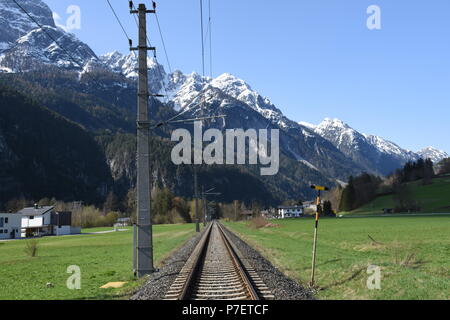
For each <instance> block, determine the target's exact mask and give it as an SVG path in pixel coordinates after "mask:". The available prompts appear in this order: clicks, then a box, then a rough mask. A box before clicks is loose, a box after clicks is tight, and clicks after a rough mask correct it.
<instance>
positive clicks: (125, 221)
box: [114, 218, 131, 227]
mask: <svg viewBox="0 0 450 320" xmlns="http://www.w3.org/2000/svg"><path fill="white" fill-rule="evenodd" d="M114 226H115V227H128V226H131V218H119V219H117V222H116V223H115V224H114Z"/></svg>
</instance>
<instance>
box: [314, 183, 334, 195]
mask: <svg viewBox="0 0 450 320" xmlns="http://www.w3.org/2000/svg"><path fill="white" fill-rule="evenodd" d="M311 189H314V190H317V191H328V190H330V189H328V188H327V187H322V186H315V185H312V186H311ZM319 196H320V195H319Z"/></svg>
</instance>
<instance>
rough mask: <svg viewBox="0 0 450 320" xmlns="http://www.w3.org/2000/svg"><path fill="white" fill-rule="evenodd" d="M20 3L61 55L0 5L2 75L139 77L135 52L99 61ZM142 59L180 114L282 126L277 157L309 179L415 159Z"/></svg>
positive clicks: (232, 85) (244, 90) (334, 124)
mask: <svg viewBox="0 0 450 320" xmlns="http://www.w3.org/2000/svg"><path fill="white" fill-rule="evenodd" d="M22 2H23V3H21V4H23V6H24V8H25V9H26V10H27V11H28V12H30V14H31V15H32V16H33V17H34V18H36V19H37V20H38V21H39V23H41V24H42V25H44V30H45V31H46V32H47V33H49V34H51V35H52V37H53V38H55V39H57V40H58V42H59V43H61V44H62V46H63V47H64V49H65V50H63V49H62V48H60V47H59V46H58V45H57V44H56V43H55V42H53V40H51V39H50V38H49V37H48V36H47V34H46V33H45V32H44V30H42V29H40V28H36V26H35V25H34V24H33V23H32V22H31V21H30V20H29V18H28V17H27V16H26V15H25V14H24V13H23V12H22V11H20V10H19V9H18V8H17V7H16V6H15V4H14V2H12V1H10V0H0V13H1V17H0V26H2V34H1V35H0V71H3V72H13V73H16V72H27V71H32V70H35V69H40V68H42V67H46V66H54V67H56V68H57V69H61V70H64V71H72V72H75V73H78V74H84V73H92V72H94V71H98V70H102V71H106V77H111V76H109V75H108V74H107V72H110V73H111V74H112V73H115V74H117V75H118V77H117V75H116V76H115V80H114V81H115V82H117V81H123V82H125V81H126V82H127V84H129V83H130V80H135V79H137V77H138V72H137V59H136V56H135V54H134V53H129V54H127V55H124V54H121V53H119V52H117V51H114V52H111V53H107V54H104V55H100V56H97V55H96V54H95V53H94V52H93V51H92V50H91V49H90V47H89V46H88V45H87V44H85V43H83V42H82V41H80V40H79V39H77V38H76V36H75V35H73V34H71V33H68V32H66V31H64V30H63V29H61V28H57V27H56V26H55V23H54V20H53V17H52V12H51V10H50V8H49V7H48V6H47V5H46V4H45V3H44V2H43V1H41V0H23V1H22ZM3 26H4V28H3ZM66 51H68V52H70V55H71V57H69V56H68V54H67V52H66ZM72 58H73V59H75V60H76V62H77V63H74V62H73V61H72ZM147 62H148V72H149V85H150V91H151V92H152V93H158V94H163V95H166V96H167V97H166V98H165V99H161V100H166V99H167V100H168V101H169V104H170V105H171V106H172V107H174V108H175V109H176V110H183V111H185V113H186V116H189V115H190V116H197V115H199V114H200V113H201V114H203V115H205V116H207V115H219V114H226V115H227V118H226V120H225V121H216V122H211V123H209V125H210V126H213V127H214V126H215V127H217V128H219V129H222V130H223V129H228V128H243V129H249V128H253V129H265V128H269V129H270V128H273V129H280V130H281V131H280V132H281V133H280V146H281V149H282V150H281V152H282V153H283V155H284V156H286V157H287V158H289V159H290V160H292V161H294V162H295V163H296V164H297V165H298V166H299V167H300V168H301V171H302V172H303V173H305V175H307V176H309V177H312V176H315V177H316V178H317V179H319V180H322V181H325V182H326V181H330V180H329V179H341V180H346V178H347V177H348V175H350V174H358V173H360V172H362V171H368V172H372V173H377V174H388V173H390V172H392V171H393V170H395V169H397V168H399V167H400V166H402V165H403V164H404V163H405V162H406V161H409V160H415V159H418V158H419V157H420V156H419V155H417V154H415V153H413V152H411V151H408V150H404V149H402V148H401V147H399V146H398V145H396V144H395V143H392V142H390V141H387V140H384V139H382V138H380V137H377V136H372V135H365V134H362V133H359V132H357V131H356V130H354V129H352V128H351V127H350V126H348V125H347V124H345V123H344V122H342V121H340V120H337V119H334V120H332V119H326V120H325V121H323V122H322V123H321V124H319V125H317V126H316V125H312V124H309V123H305V122H300V123H297V122H294V121H292V120H290V119H288V118H287V117H285V116H284V115H283V113H282V112H281V110H280V109H279V108H277V107H276V106H275V105H274V104H273V103H272V102H271V101H270V100H269V99H268V98H266V97H264V96H262V95H261V94H260V93H258V92H257V91H255V90H253V89H252V87H251V86H250V85H249V84H248V83H247V82H245V81H244V80H242V79H239V78H238V77H236V76H234V75H231V74H229V73H224V74H222V75H220V76H218V77H217V78H213V79H212V78H210V77H202V76H201V75H199V74H198V73H195V72H193V73H190V74H184V73H183V72H181V71H178V70H177V71H174V72H173V73H170V74H167V73H166V71H165V70H164V67H163V66H162V65H160V64H158V62H157V61H156V59H154V58H152V57H149V58H148V61H147ZM103 74H104V72H103ZM103 76H104V77H105V75H103ZM116 78H118V79H119V80H117V79H116ZM120 79H122V80H120ZM119 87H120V85H119ZM119 100H120V99H119ZM311 182H312V181H311ZM306 183H309V181H306Z"/></svg>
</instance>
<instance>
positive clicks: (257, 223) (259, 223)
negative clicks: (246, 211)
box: [248, 216, 269, 229]
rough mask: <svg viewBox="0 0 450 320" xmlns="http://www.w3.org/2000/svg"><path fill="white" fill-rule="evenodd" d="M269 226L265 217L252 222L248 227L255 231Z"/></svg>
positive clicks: (254, 219) (256, 218)
mask: <svg viewBox="0 0 450 320" xmlns="http://www.w3.org/2000/svg"><path fill="white" fill-rule="evenodd" d="M268 224H269V221H267V220H266V219H265V218H264V217H261V216H259V217H255V218H253V219H252V220H250V221H249V223H248V226H249V227H250V228H253V229H261V228H264V227H265V226H267V225H268Z"/></svg>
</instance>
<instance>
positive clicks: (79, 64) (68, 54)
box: [12, 0, 102, 88]
mask: <svg viewBox="0 0 450 320" xmlns="http://www.w3.org/2000/svg"><path fill="white" fill-rule="evenodd" d="M12 1H13V2H14V3H15V4H16V5H17V6H18V7H19V8H20V10H22V11H23V12H24V13H25V14H26V15H27V16H28V18H29V19H30V20H31V21H32V22H33V23H35V24H36V25H37V26H38V27H39V28H40V29H41V30H42V31H43V32H44V33H45V34H46V35H47V37H49V38H50V39H51V40H52V41H53V42H54V43H55V44H56V45H57V46H58V47H59V48H60V49H61V50H62V51H64V53H65V54H66V55H67V57H68V58H69V59H70V60H71V61H72V62H73V63H74V64H75V65H78V67H79V68H81V69H82V70H83V69H84V67H85V66H86V64H87V63H85V62H84V61H83V62H81V63H80V62H79V61H77V60H76V59H75V58H74V57H73V56H72V55H71V54H70V52H69V51H68V50H66V49H65V48H64V46H63V45H62V44H61V43H59V41H58V40H56V39H55V38H54V37H53V36H52V35H51V33H50V32H48V30H46V29H45V28H44V26H43V25H41V24H40V23H39V22H38V21H37V20H36V19H35V18H33V16H32V15H31V14H29V13H28V12H27V10H25V8H24V7H22V6H21V5H20V4H19V3H18V2H17V1H16V0H12ZM84 74H85V75H86V76H88V77H89V78H91V80H92V81H93V82H94V83H95V84H96V85H97V86H98V88H101V87H102V85H100V83H99V82H98V81H97V80H96V79H95V78H94V76H92V75H91V74H90V73H88V72H86V73H84ZM80 80H81V78H80Z"/></svg>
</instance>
